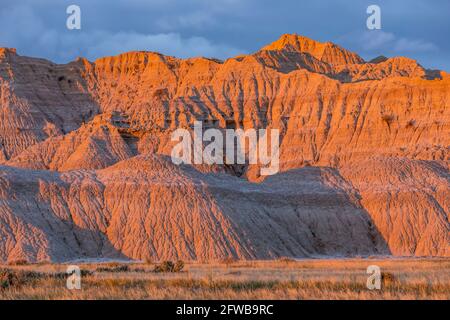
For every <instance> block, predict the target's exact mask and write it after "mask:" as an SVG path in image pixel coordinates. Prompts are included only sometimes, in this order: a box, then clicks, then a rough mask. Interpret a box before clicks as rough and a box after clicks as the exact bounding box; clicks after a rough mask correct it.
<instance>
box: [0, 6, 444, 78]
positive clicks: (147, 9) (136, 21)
mask: <svg viewBox="0 0 450 320" xmlns="http://www.w3.org/2000/svg"><path fill="white" fill-rule="evenodd" d="M0 3H1V5H0V46H7V47H16V48H17V49H18V51H19V53H20V54H23V55H31V56H40V57H45V58H48V59H51V60H54V61H58V62H67V61H69V60H72V59H74V58H75V57H77V56H86V57H88V58H89V59H95V58H97V57H99V56H104V55H113V54H117V53H120V52H124V51H130V50H153V51H159V52H162V53H165V54H170V55H175V56H180V57H188V56H199V55H203V56H215V57H219V58H226V57H229V56H233V55H236V54H240V53H250V52H253V51H256V50H258V49H259V48H260V47H261V46H263V45H265V44H267V43H269V42H271V41H273V40H275V39H277V38H278V37H279V36H280V35H281V34H283V33H298V34H302V35H306V36H309V37H311V38H313V39H316V40H320V41H333V42H336V43H338V44H340V45H342V46H344V47H346V48H349V49H351V50H353V51H356V52H357V53H359V54H360V55H362V56H363V57H364V58H366V59H370V58H372V57H375V56H377V55H381V54H384V55H387V56H395V55H404V56H408V57H411V58H414V59H417V60H418V61H419V62H420V63H422V64H423V65H424V66H426V67H430V68H442V69H446V70H447V71H450V61H449V60H450V59H449V57H450V54H449V53H450V44H449V41H448V39H447V38H448V36H449V33H450V19H448V15H449V14H450V1H447V0H435V1H427V0H397V1H387V0H384V1H374V0H370V1H369V0H354V1H349V0H330V1H325V0H323V1H321V0H315V1H298V0H280V1H267V0H191V1H189V0H147V1H144V0H117V1H92V0H72V1H66V0H41V1H35V0H14V1H13V0H11V1H9V0H1V2H0ZM70 4H77V5H79V6H80V7H81V10H82V29H81V30H79V31H78V30H77V31H69V30H67V29H66V18H67V14H66V7H67V6H68V5H70ZM371 4H377V5H379V6H380V7H381V10H382V30H377V31H369V30H367V28H366V19H367V16H368V15H367V14H366V8H367V6H369V5H371Z"/></svg>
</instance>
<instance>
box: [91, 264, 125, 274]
mask: <svg viewBox="0 0 450 320" xmlns="http://www.w3.org/2000/svg"><path fill="white" fill-rule="evenodd" d="M129 271H130V267H129V266H127V265H119V266H117V267H110V268H108V267H100V268H97V269H96V270H95V272H113V273H114V272H129Z"/></svg>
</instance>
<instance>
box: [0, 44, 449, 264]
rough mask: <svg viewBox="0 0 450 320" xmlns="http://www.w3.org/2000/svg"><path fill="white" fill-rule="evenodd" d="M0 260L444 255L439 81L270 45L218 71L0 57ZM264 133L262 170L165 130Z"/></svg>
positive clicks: (336, 51) (444, 138)
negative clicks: (222, 161)
mask: <svg viewBox="0 0 450 320" xmlns="http://www.w3.org/2000/svg"><path fill="white" fill-rule="evenodd" d="M0 116H1V120H0V161H1V166H0V261H10V260H21V259H26V260H30V261H42V260H51V261H66V260H72V259H78V258H102V257H107V258H118V257H120V258H131V259H146V258H150V259H153V260H158V259H184V260H218V259H225V258H230V257H233V258H240V259H266V258H267V259H269V258H277V257H280V256H289V257H296V258H301V257H315V256H318V257H323V256H365V255H377V254H381V255H393V256H449V255H450V251H449V243H450V238H449V231H450V225H449V213H450V200H449V199H450V174H449V141H450V138H449V137H450V121H449V119H450V76H449V75H448V74H447V73H445V72H443V71H436V70H426V69H424V68H423V67H422V66H421V65H420V64H418V63H417V62H416V61H414V60H411V59H408V58H405V57H393V58H386V57H378V58H376V59H374V60H371V61H370V62H365V61H364V60H363V59H362V58H361V57H359V56H358V55H357V54H355V53H353V52H350V51H347V50H345V49H343V48H341V47H339V46H337V45H335V44H332V43H319V42H317V41H314V40H311V39H309V38H306V37H302V36H297V35H284V36H282V37H281V38H280V39H279V40H277V41H276V42H274V43H272V44H270V45H268V46H266V47H264V48H262V49H261V50H259V51H258V52H256V53H254V54H251V55H244V56H238V57H234V58H230V59H227V60H226V61H220V60H216V59H207V58H192V59H184V60H183V59H177V58H174V57H168V56H164V55H162V54H158V53H153V52H129V53H125V54H121V55H119V56H115V57H105V58H101V59H98V60H96V61H95V62H89V61H87V60H86V59H82V58H80V59H77V60H76V61H74V62H71V63H68V64H65V65H58V64H54V63H52V62H50V61H47V60H44V59H37V58H29V57H22V56H19V55H18V54H17V53H16V52H15V50H14V49H0ZM196 121H200V122H201V123H202V124H203V127H204V128H217V129H220V130H224V129H244V130H246V129H250V128H254V129H265V128H275V129H278V130H279V131H280V172H279V173H278V174H276V175H273V176H268V177H261V176H259V174H258V172H259V169H260V168H259V166H258V165H248V164H246V165H234V166H233V165H227V166H218V165H212V166H208V165H194V166H190V165H181V166H177V165H175V164H173V163H172V161H171V158H170V155H171V150H172V148H173V146H174V142H172V141H171V134H172V133H173V131H174V130H176V129H179V128H186V129H188V130H190V129H191V128H192V127H193V125H194V123H195V122H196Z"/></svg>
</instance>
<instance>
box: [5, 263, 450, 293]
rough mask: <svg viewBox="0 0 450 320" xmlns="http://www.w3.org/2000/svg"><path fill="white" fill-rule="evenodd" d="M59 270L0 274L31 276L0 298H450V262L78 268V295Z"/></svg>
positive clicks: (46, 267) (48, 267) (26, 268)
mask: <svg viewBox="0 0 450 320" xmlns="http://www.w3.org/2000/svg"><path fill="white" fill-rule="evenodd" d="M369 265H378V266H379V267H380V268H381V271H382V272H383V274H384V275H385V276H384V280H383V285H382V289H381V290H374V291H371V290H368V289H367V287H366V281H367V277H368V275H367V274H366V269H367V267H368V266H369ZM66 267H67V265H55V264H40V265H14V266H10V265H9V266H3V267H0V268H7V269H10V270H12V271H14V272H16V273H20V272H22V273H23V272H28V274H31V275H32V276H30V277H22V279H25V281H21V283H18V284H17V285H12V286H9V287H6V288H1V287H0V299H447V300H448V299H450V259H386V260H377V259H349V260H304V261H292V260H289V259H283V260H278V261H245V262H239V261H224V262H223V263H210V264H201V263H190V264H186V266H185V268H184V271H183V272H180V273H154V272H152V271H153V269H154V265H151V264H139V263H134V264H129V265H128V270H127V268H122V269H118V267H120V264H118V263H111V264H85V265H80V267H81V268H82V269H83V270H89V271H92V272H93V273H92V274H88V275H85V276H84V277H83V278H82V289H81V290H68V289H66V280H65V279H64V277H61V273H64V272H65V270H66ZM105 270H106V271H105ZM108 270H122V271H120V272H109V271H108ZM123 270H125V271H123ZM31 271H32V272H33V273H30V272H31ZM55 275H56V276H55Z"/></svg>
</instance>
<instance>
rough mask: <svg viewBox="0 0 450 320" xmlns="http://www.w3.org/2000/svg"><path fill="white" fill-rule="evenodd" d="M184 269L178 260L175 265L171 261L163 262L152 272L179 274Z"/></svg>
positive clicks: (181, 262)
mask: <svg viewBox="0 0 450 320" xmlns="http://www.w3.org/2000/svg"><path fill="white" fill-rule="evenodd" d="M183 269H184V262H183V261H181V260H179V261H177V262H176V263H173V262H172V261H164V262H163V263H161V264H158V265H156V266H155V269H153V272H156V273H160V272H172V273H174V272H181V271H183Z"/></svg>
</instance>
